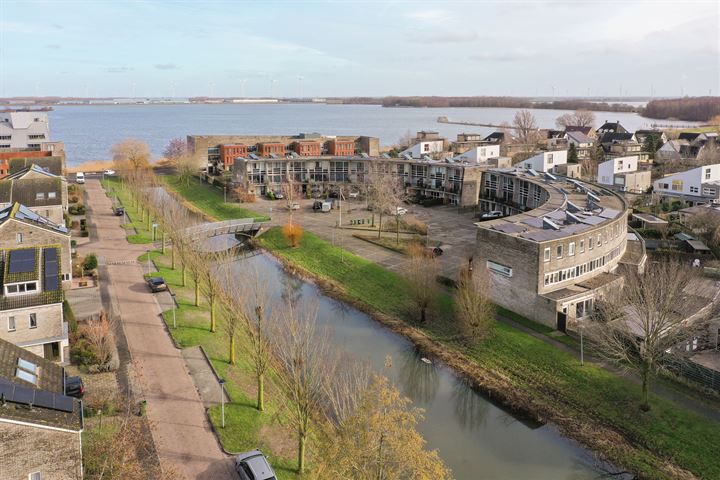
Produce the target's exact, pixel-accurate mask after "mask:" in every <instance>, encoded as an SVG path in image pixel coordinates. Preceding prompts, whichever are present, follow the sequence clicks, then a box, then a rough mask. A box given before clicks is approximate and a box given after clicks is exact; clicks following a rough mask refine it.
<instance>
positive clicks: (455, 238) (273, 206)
mask: <svg viewBox="0 0 720 480" xmlns="http://www.w3.org/2000/svg"><path fill="white" fill-rule="evenodd" d="M296 202H297V203H299V204H300V209H299V210H295V211H293V212H292V213H293V217H294V219H295V220H296V221H297V222H298V223H299V224H300V225H301V226H302V227H303V228H305V229H306V230H307V231H309V232H311V233H313V234H315V235H317V236H319V237H321V238H323V239H325V240H327V241H329V242H332V243H334V244H336V245H338V246H342V247H343V248H345V249H347V250H349V251H351V252H353V253H355V254H357V255H359V256H361V257H364V258H367V259H368V260H371V261H373V262H376V263H378V264H380V265H383V266H384V267H386V268H388V269H390V270H393V271H396V272H402V270H403V268H404V267H405V265H406V263H407V261H408V257H407V256H405V255H403V254H400V253H398V252H395V251H392V250H389V249H387V248H383V247H380V246H377V245H374V244H371V243H369V242H366V241H363V240H360V239H357V238H355V237H353V236H352V235H353V234H355V233H362V231H359V230H357V229H354V228H352V227H353V226H352V225H351V223H352V221H361V220H362V221H364V222H365V224H368V223H370V221H371V219H372V212H370V211H368V210H367V208H366V207H367V205H366V203H365V201H364V200H361V199H349V200H344V201H342V202H341V203H342V213H341V211H340V209H333V210H332V211H330V212H320V211H318V210H313V209H312V204H313V202H314V200H312V199H301V200H296ZM248 207H249V208H251V209H252V210H254V211H257V212H258V213H263V214H267V215H269V216H270V217H271V218H272V223H273V224H274V225H282V224H284V223H285V222H287V220H288V217H289V213H290V212H289V210H288V208H287V202H286V201H285V200H267V199H264V198H263V199H258V200H257V201H256V202H255V203H254V204H252V205H248ZM405 207H406V208H407V209H408V213H407V214H406V215H405V216H404V217H408V218H412V217H414V218H416V219H418V220H420V221H422V222H424V223H425V224H427V225H428V229H429V233H430V242H431V243H436V244H440V245H441V247H442V249H443V254H442V255H441V256H440V258H439V261H440V270H441V275H444V276H447V277H450V278H455V277H456V275H457V271H458V268H459V267H460V266H461V265H463V264H464V263H465V262H467V259H468V257H469V256H470V255H472V250H473V249H474V248H475V234H476V229H477V228H476V227H475V225H474V223H473V213H472V212H460V211H459V210H458V209H457V207H453V206H437V207H429V208H426V207H422V206H420V205H405ZM341 218H342V220H341ZM375 220H376V221H377V217H376V219H375ZM385 221H386V220H385V219H383V222H385ZM388 221H393V220H392V217H389V218H388ZM340 222H341V223H340ZM338 224H341V225H342V227H343V228H335V227H336V226H337V225H338ZM383 235H384V236H392V235H393V233H391V232H384V233H383Z"/></svg>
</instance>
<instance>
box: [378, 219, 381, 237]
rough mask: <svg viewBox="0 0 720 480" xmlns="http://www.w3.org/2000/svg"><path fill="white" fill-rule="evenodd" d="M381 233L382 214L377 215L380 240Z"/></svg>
mask: <svg viewBox="0 0 720 480" xmlns="http://www.w3.org/2000/svg"><path fill="white" fill-rule="evenodd" d="M381 233H382V213H381V214H379V215H378V238H380V234H381Z"/></svg>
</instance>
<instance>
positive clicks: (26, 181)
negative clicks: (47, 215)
mask: <svg viewBox="0 0 720 480" xmlns="http://www.w3.org/2000/svg"><path fill="white" fill-rule="evenodd" d="M41 193H42V197H40V196H38V195H39V194H41ZM52 193H54V197H55V198H50V195H49V194H52ZM14 202H18V203H21V204H23V205H25V206H28V207H46V206H53V205H62V178H60V177H58V176H53V177H47V178H22V179H12V178H10V179H3V180H0V203H14Z"/></svg>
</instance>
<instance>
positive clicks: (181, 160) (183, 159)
mask: <svg viewBox="0 0 720 480" xmlns="http://www.w3.org/2000/svg"><path fill="white" fill-rule="evenodd" d="M175 170H176V171H177V174H178V181H179V182H180V184H182V185H184V186H186V187H188V186H190V182H191V181H192V178H193V175H195V174H196V173H197V172H198V170H199V167H198V166H197V163H196V162H195V160H194V159H193V157H192V156H191V155H190V154H189V153H184V154H182V155H180V156H179V157H178V158H177V159H176V160H175Z"/></svg>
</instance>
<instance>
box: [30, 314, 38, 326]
mask: <svg viewBox="0 0 720 480" xmlns="http://www.w3.org/2000/svg"><path fill="white" fill-rule="evenodd" d="M30 328H37V313H31V314H30Z"/></svg>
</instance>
